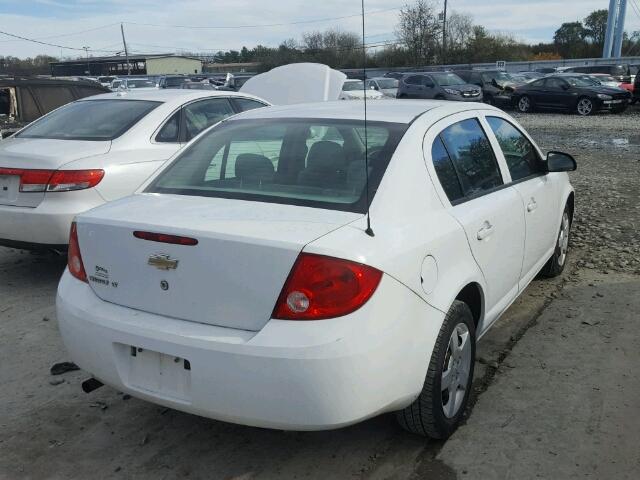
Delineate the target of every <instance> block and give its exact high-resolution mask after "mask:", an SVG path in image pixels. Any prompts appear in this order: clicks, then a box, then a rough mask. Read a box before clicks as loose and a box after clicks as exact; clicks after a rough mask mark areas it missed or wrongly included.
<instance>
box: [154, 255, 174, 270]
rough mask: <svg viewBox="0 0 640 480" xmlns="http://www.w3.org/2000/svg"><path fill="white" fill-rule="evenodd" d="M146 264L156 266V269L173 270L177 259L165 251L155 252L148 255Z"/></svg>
mask: <svg viewBox="0 0 640 480" xmlns="http://www.w3.org/2000/svg"><path fill="white" fill-rule="evenodd" d="M147 265H151V266H152V267H156V268H157V269H158V270H175V269H176V268H178V260H176V259H174V258H171V257H170V256H169V255H167V254H165V253H156V254H154V255H151V256H150V257H149V260H147Z"/></svg>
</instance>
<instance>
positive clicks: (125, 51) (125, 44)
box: [120, 23, 131, 75]
mask: <svg viewBox="0 0 640 480" xmlns="http://www.w3.org/2000/svg"><path fill="white" fill-rule="evenodd" d="M120 31H121V32H122V43H123V44H124V58H125V60H126V62H127V75H131V65H130V64H129V50H127V41H126V40H125V38H124V25H123V24H122V23H121V24H120Z"/></svg>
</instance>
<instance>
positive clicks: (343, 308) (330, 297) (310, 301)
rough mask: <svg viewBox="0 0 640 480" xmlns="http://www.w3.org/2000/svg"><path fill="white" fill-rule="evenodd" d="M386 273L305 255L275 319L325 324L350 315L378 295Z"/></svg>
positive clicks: (288, 283) (293, 272)
mask: <svg viewBox="0 0 640 480" xmlns="http://www.w3.org/2000/svg"><path fill="white" fill-rule="evenodd" d="M380 278H382V272H381V271H380V270H377V269H375V268H373V267H369V266H367V265H362V264H361V263H356V262H351V261H349V260H343V259H340V258H333V257H325V256H323V255H314V254H310V253H301V254H300V256H299V257H298V259H297V260H296V263H295V264H294V265H293V268H292V270H291V273H290V274H289V278H288V279H287V281H286V283H285V285H284V287H283V288H282V292H280V297H279V298H278V302H277V303H276V306H275V308H274V309H273V318H278V319H282V320H321V319H324V318H334V317H341V316H343V315H347V314H349V313H351V312H354V311H356V310H357V309H359V308H360V307H362V306H363V305H364V304H365V303H367V300H369V298H371V295H373V293H374V292H375V291H376V288H377V287H378V284H379V283H380Z"/></svg>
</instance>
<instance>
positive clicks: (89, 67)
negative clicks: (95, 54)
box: [82, 47, 91, 75]
mask: <svg viewBox="0 0 640 480" xmlns="http://www.w3.org/2000/svg"><path fill="white" fill-rule="evenodd" d="M82 49H83V50H84V53H86V55H87V75H91V66H90V65H89V47H82Z"/></svg>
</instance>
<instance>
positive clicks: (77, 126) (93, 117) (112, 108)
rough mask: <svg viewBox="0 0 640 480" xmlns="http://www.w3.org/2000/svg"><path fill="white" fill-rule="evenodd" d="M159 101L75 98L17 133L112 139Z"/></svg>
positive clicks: (101, 139)
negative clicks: (81, 100)
mask: <svg viewBox="0 0 640 480" xmlns="http://www.w3.org/2000/svg"><path fill="white" fill-rule="evenodd" d="M158 105H160V102H149V101H144V100H115V99H114V100H90V101H83V102H74V103H70V104H68V105H65V106H64V107H61V108H59V109H58V110H56V111H55V112H52V113H51V114H49V115H47V116H46V117H42V118H41V119H40V120H37V121H36V122H34V123H32V124H31V125H29V126H28V127H27V128H25V129H24V130H23V131H22V132H20V133H19V134H18V135H17V136H18V137H21V138H50V139H55V140H89V141H104V140H113V139H114V138H117V137H119V136H120V135H122V134H123V133H125V132H126V131H127V130H129V129H130V128H131V127H132V126H133V125H135V124H136V123H138V122H139V121H140V120H141V119H142V118H143V117H144V116H145V115H147V114H148V113H149V112H150V111H151V110H153V109H154V108H156V107H157V106H158Z"/></svg>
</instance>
